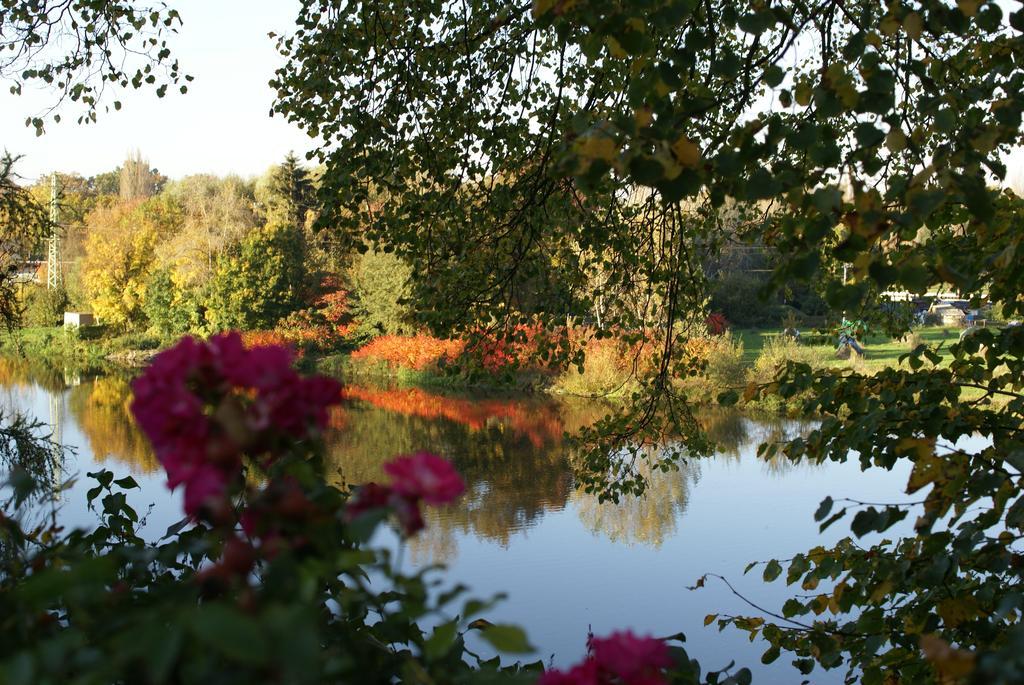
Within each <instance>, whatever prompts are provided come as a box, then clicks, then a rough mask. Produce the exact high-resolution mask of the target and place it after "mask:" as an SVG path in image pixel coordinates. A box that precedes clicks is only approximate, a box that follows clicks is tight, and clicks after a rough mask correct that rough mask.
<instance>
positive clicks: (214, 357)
mask: <svg viewBox="0 0 1024 685" xmlns="http://www.w3.org/2000/svg"><path fill="white" fill-rule="evenodd" d="M291 363H292V354H291V352H290V351H289V350H287V349H286V348H283V347H273V346H268V347H257V348H253V349H249V350H247V349H245V346H244V345H243V344H242V340H241V337H240V336H239V335H238V333H234V332H232V333H225V334H221V335H215V336H213V337H212V338H210V340H209V341H208V342H206V343H201V342H199V341H197V340H195V339H194V338H190V337H185V338H182V339H181V340H180V341H179V342H178V344H176V345H175V346H174V347H171V348H169V349H167V350H165V351H163V352H161V353H160V354H158V355H157V356H156V357H155V358H154V359H153V361H152V363H151V364H150V366H149V368H147V369H146V371H145V372H144V373H143V374H142V375H141V376H139V377H138V378H136V379H135V380H134V381H133V382H132V391H133V394H134V400H133V401H132V412H133V414H134V415H135V418H136V420H137V421H138V423H139V426H140V427H141V428H142V430H143V432H144V433H145V434H146V436H147V437H148V438H149V440H150V442H151V443H152V444H153V449H154V451H155V452H156V456H157V459H159V460H160V463H161V465H163V467H164V469H165V470H166V471H167V484H168V486H169V487H171V488H176V487H178V486H179V485H184V486H185V508H186V511H187V512H188V513H189V514H191V515H193V516H195V515H197V512H199V511H200V510H201V509H202V506H203V504H205V503H206V502H207V501H208V500H210V499H211V498H213V497H220V498H224V497H226V496H227V485H228V483H230V482H231V481H232V479H233V478H234V477H235V475H237V474H238V473H239V472H240V469H241V457H242V455H243V453H244V454H249V455H250V456H257V455H258V454H259V453H260V450H261V449H265V446H266V445H268V444H275V439H276V438H277V437H278V436H281V437H288V438H292V439H298V440H302V439H307V438H311V437H315V431H319V430H322V429H323V428H324V426H326V424H327V408H328V407H329V406H330V405H332V404H337V403H338V402H340V401H341V386H340V384H339V383H338V382H337V381H334V380H332V379H329V378H320V377H312V378H302V377H301V376H299V374H298V373H296V372H295V370H294V369H293V368H292V366H291ZM235 407H237V409H235ZM261 446H263V447H261Z"/></svg>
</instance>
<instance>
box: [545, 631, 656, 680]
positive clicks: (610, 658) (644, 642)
mask: <svg viewBox="0 0 1024 685" xmlns="http://www.w3.org/2000/svg"><path fill="white" fill-rule="evenodd" d="M670 666H672V657H671V656H670V655H669V652H668V646H667V645H666V644H665V643H664V642H663V641H662V640H658V639H656V638H653V637H638V636H636V635H634V634H633V633H632V632H630V631H628V630H627V631H624V632H616V633H612V634H611V635H609V636H608V637H606V638H593V639H592V640H591V641H590V655H589V656H588V657H587V658H586V659H585V660H584V661H583V662H582V663H579V664H577V665H575V666H573V667H572V668H571V669H569V670H568V671H559V670H557V669H553V670H550V671H547V672H546V673H545V674H544V675H542V676H541V677H540V679H539V680H538V681H537V685H613V684H618V685H665V684H666V683H667V682H668V680H667V679H666V678H665V674H664V669H666V668H669V667H670Z"/></svg>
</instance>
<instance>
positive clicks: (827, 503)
mask: <svg viewBox="0 0 1024 685" xmlns="http://www.w3.org/2000/svg"><path fill="white" fill-rule="evenodd" d="M832 504H833V502H832V498H831V497H826V498H825V499H823V500H821V504H820V505H819V506H818V510H817V511H815V512H814V520H815V521H821V520H822V519H824V518H825V517H826V516H828V513H829V512H830V511H832Z"/></svg>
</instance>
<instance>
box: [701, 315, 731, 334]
mask: <svg viewBox="0 0 1024 685" xmlns="http://www.w3.org/2000/svg"><path fill="white" fill-rule="evenodd" d="M704 325H705V326H707V328H708V333H710V334H711V335H722V334H723V333H725V332H726V331H727V330H729V321H728V319H726V318H725V314H722V313H721V312H712V313H711V314H708V318H707V319H705V320H704Z"/></svg>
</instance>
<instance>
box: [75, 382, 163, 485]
mask: <svg viewBox="0 0 1024 685" xmlns="http://www.w3.org/2000/svg"><path fill="white" fill-rule="evenodd" d="M130 405H131V388H130V387H129V385H128V379H126V378H122V377H119V376H104V377H101V378H97V379H95V380H94V381H92V382H89V383H83V384H82V385H79V386H76V387H73V388H71V392H70V393H69V397H68V408H69V409H70V411H71V414H72V416H73V417H74V419H75V422H76V423H77V424H78V427H79V429H80V430H81V432H82V435H84V436H85V438H86V439H87V440H88V441H89V450H90V451H91V452H92V454H93V456H94V458H95V459H96V461H97V462H106V461H107V460H109V459H112V460H114V461H116V462H117V463H118V464H124V465H126V466H128V468H129V470H130V471H131V472H132V473H151V472H153V471H155V470H157V469H158V468H159V467H160V464H159V463H158V462H157V460H156V455H154V454H153V450H152V448H151V447H150V445H149V442H148V441H147V440H146V438H145V436H144V435H143V434H142V432H141V431H140V430H139V429H138V427H137V426H136V425H135V421H134V420H133V419H132V415H131V411H130V409H129V407H130Z"/></svg>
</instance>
